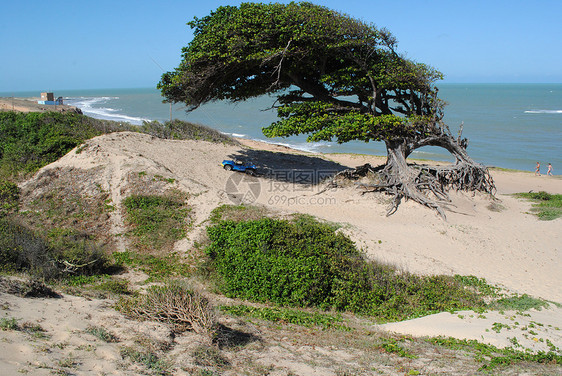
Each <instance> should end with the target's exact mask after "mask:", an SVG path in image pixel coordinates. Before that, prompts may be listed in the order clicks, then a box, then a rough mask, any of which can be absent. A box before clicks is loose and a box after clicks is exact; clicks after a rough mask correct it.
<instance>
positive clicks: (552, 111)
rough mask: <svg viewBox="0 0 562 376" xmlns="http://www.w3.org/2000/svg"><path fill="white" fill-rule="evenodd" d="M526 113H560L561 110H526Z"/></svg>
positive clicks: (561, 112)
mask: <svg viewBox="0 0 562 376" xmlns="http://www.w3.org/2000/svg"><path fill="white" fill-rule="evenodd" d="M525 113H526V114H562V110H528V111H525Z"/></svg>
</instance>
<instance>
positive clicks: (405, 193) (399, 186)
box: [331, 162, 496, 218]
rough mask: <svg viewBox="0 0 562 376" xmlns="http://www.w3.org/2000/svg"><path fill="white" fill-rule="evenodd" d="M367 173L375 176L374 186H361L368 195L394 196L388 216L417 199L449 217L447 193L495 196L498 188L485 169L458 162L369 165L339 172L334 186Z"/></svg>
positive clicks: (333, 182)
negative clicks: (445, 206)
mask: <svg viewBox="0 0 562 376" xmlns="http://www.w3.org/2000/svg"><path fill="white" fill-rule="evenodd" d="M368 174H371V175H372V179H370V180H371V181H372V183H361V184H358V185H359V186H360V187H361V188H362V189H364V191H363V194H365V193H368V192H385V193H387V194H389V195H392V196H394V200H393V203H392V204H391V206H390V208H389V210H388V212H387V216H389V215H392V214H394V213H395V212H396V210H398V206H399V205H400V203H401V202H402V199H405V200H414V201H416V202H418V203H420V204H422V205H424V206H426V207H428V208H430V209H434V210H436V211H437V212H438V213H439V215H441V217H443V218H446V216H445V212H444V211H443V206H444V205H446V203H448V202H450V201H451V200H450V197H449V194H448V192H449V191H450V190H451V189H454V190H457V191H479V192H484V193H488V194H490V195H492V196H493V195H494V194H495V192H496V187H495V185H494V180H493V179H492V177H491V176H490V173H489V171H488V169H487V168H486V167H485V166H482V165H479V164H476V163H469V162H459V163H457V164H455V165H449V166H429V165H417V164H408V165H407V166H401V168H398V167H397V166H395V165H393V164H387V165H382V166H378V167H372V166H371V165H370V164H365V165H363V166H358V167H357V168H355V169H348V170H345V171H342V172H340V173H338V174H337V175H336V176H334V178H333V180H332V183H331V184H332V185H333V186H336V187H337V186H339V185H340V184H339V183H338V181H339V180H341V179H346V180H359V179H360V178H364V177H365V176H367V175H368Z"/></svg>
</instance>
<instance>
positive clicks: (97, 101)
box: [65, 97, 150, 125]
mask: <svg viewBox="0 0 562 376" xmlns="http://www.w3.org/2000/svg"><path fill="white" fill-rule="evenodd" d="M117 99H119V97H80V98H66V100H65V102H66V103H67V104H70V105H72V106H76V107H78V108H79V109H80V110H82V113H83V114H84V115H87V116H91V117H93V118H96V119H103V120H113V121H125V122H127V123H131V124H135V125H142V123H143V122H144V121H150V119H145V118H141V117H137V116H129V115H125V114H121V113H119V111H121V110H120V109H115V108H111V107H94V106H99V105H103V104H106V103H108V102H110V101H112V100H117Z"/></svg>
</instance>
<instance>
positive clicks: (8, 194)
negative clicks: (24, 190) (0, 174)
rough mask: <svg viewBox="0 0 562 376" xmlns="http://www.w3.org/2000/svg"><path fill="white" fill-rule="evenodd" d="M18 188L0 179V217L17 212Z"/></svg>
mask: <svg viewBox="0 0 562 376" xmlns="http://www.w3.org/2000/svg"><path fill="white" fill-rule="evenodd" d="M19 197H20V189H19V188H18V186H17V184H15V183H13V182H10V181H0V217H3V216H5V215H7V214H10V213H13V212H17V211H18V208H19Z"/></svg>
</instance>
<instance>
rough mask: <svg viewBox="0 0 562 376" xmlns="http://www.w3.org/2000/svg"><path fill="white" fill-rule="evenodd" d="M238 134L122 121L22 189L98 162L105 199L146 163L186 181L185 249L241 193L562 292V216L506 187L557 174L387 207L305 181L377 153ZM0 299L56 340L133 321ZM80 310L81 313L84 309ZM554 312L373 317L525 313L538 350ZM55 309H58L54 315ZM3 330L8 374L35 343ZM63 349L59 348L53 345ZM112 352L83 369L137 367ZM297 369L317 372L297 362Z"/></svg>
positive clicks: (387, 254)
mask: <svg viewBox="0 0 562 376" xmlns="http://www.w3.org/2000/svg"><path fill="white" fill-rule="evenodd" d="M242 143H243V144H245V146H244V147H240V146H227V145H217V144H210V143H206V142H195V141H173V140H162V139H157V138H154V137H151V136H148V135H144V134H138V133H131V132H123V133H115V134H108V135H103V136H99V137H96V138H94V139H91V140H89V141H87V143H86V145H84V146H83V147H81V148H80V152H79V153H78V152H76V151H71V152H70V153H68V154H67V155H66V156H65V157H63V158H61V159H60V160H59V161H57V162H55V163H53V164H51V165H49V166H47V167H45V168H44V169H42V170H41V171H40V172H39V173H38V174H37V175H36V176H35V177H34V179H31V180H30V181H28V182H27V183H25V184H23V186H22V189H24V190H25V189H30V187H36V186H38V185H37V181H38V180H40V179H41V176H42V174H46V173H47V171H49V170H52V169H58V170H60V171H68V170H70V169H72V168H74V169H83V170H92V171H94V170H95V171H99V172H98V173H97V178H96V179H97V180H96V181H97V182H99V184H101V185H102V186H103V188H104V189H106V190H107V191H108V192H110V196H111V198H112V201H113V204H114V205H117V206H119V205H120V203H121V200H122V199H123V198H124V196H125V195H126V194H127V192H126V186H127V179H128V176H130V173H139V172H141V171H144V172H147V173H150V174H153V175H159V176H163V177H164V178H172V179H174V181H175V183H174V184H175V186H176V187H177V188H179V189H181V190H184V191H186V192H189V193H190V204H191V205H192V207H193V212H194V226H193V229H194V230H193V232H192V233H191V234H190V235H189V240H187V241H183V242H179V243H178V244H177V245H176V249H177V250H178V251H179V252H188V251H189V249H190V247H191V246H192V244H193V241H196V240H197V238H198V236H199V234H200V232H201V231H203V230H204V226H205V223H206V220H207V218H208V216H209V214H210V212H211V210H213V209H214V208H215V207H217V206H219V205H221V204H227V203H248V204H255V205H263V206H265V207H267V208H268V209H270V210H272V211H275V212H278V213H280V214H286V213H294V212H299V213H306V214H310V215H314V216H316V217H319V218H321V219H324V220H328V221H333V222H338V223H341V224H342V225H343V230H342V231H344V232H346V233H347V234H349V235H350V236H351V237H352V239H353V240H354V241H356V243H357V244H358V245H359V246H360V247H362V248H363V249H364V250H365V252H366V253H367V254H368V256H369V257H372V258H376V259H379V260H382V261H385V262H389V263H392V264H396V265H398V266H400V267H401V268H403V269H405V270H408V271H411V272H414V273H422V274H450V275H452V274H462V275H475V276H478V277H482V278H486V280H487V281H488V282H490V283H492V284H497V285H500V286H503V287H505V288H506V289H507V290H509V291H513V292H517V293H520V294H529V295H531V296H534V297H540V298H543V299H547V300H551V301H555V302H562V273H561V271H562V257H561V252H562V250H561V244H562V231H560V230H561V228H562V227H561V219H557V220H554V221H539V220H538V219H537V218H536V217H535V216H533V215H531V214H528V211H529V209H530V207H531V204H530V203H529V202H526V201H523V200H519V199H516V198H514V197H513V196H511V195H510V194H511V193H514V192H526V191H540V190H544V191H547V192H550V193H562V180H561V179H559V178H558V177H546V176H540V177H539V176H534V175H533V174H530V173H524V172H505V171H493V172H492V175H493V177H494V179H495V182H496V186H497V189H498V193H497V195H496V197H497V199H498V201H495V200H492V199H491V198H489V197H487V196H484V195H481V194H475V195H473V194H467V193H462V192H459V193H456V192H452V193H451V198H452V202H451V203H449V205H447V210H446V215H447V219H446V220H444V219H443V218H441V217H440V216H438V215H437V213H436V212H434V211H432V210H430V209H427V208H424V207H421V206H420V205H419V204H416V203H413V202H404V203H402V204H401V205H400V207H399V210H398V211H397V212H396V213H395V214H394V215H392V216H390V217H386V215H385V214H386V208H387V205H388V198H387V197H385V196H382V195H377V194H365V195H363V194H361V190H360V189H358V188H357V187H356V186H355V185H350V186H349V187H345V188H338V189H327V185H326V184H322V183H319V184H309V183H310V180H308V179H312V182H316V181H317V180H322V178H324V177H325V176H327V175H329V174H330V173H332V172H334V171H341V170H343V169H345V168H348V167H355V166H358V165H361V164H364V163H367V162H369V163H371V164H377V163H381V162H383V161H384V160H383V159H381V158H378V157H372V156H356V155H337V154H330V155H314V154H309V153H304V152H296V151H294V150H289V149H287V148H284V147H281V146H275V145H269V144H264V143H259V142H255V141H247V140H242ZM231 158H239V159H243V160H252V161H253V162H254V163H256V164H257V165H258V167H259V172H260V173H261V174H262V175H261V176H258V177H251V176H247V175H244V174H241V173H234V172H228V171H225V170H223V169H222V167H221V165H220V162H221V161H222V160H223V159H231ZM34 189H35V188H34ZM110 221H111V226H112V229H111V231H112V232H113V233H115V234H117V233H120V232H121V230H122V226H123V223H122V218H120V215H119V210H115V211H114V212H113V213H112V214H111V219H110ZM117 247H118V248H121V249H124V247H125V244H123V242H121V243H118V244H117ZM0 300H1V303H2V304H5V305H6V306H7V307H9V309H8V310H6V311H5V314H6V315H7V314H8V313H9V312H10V311H11V312H12V314H15V315H16V316H18V317H22V318H23V319H25V320H31V321H33V320H35V321H37V322H41V323H44V326H45V327H46V328H47V329H48V330H49V332H50V333H52V335H54V336H57V335H60V336H63V337H64V336H66V337H65V338H62V337H61V338H60V341H61V342H65V341H66V342H76V341H78V342H80V341H82V340H83V341H84V342H83V343H82V342H80V343H82V344H83V345H84V346H87V343H88V341H87V339H81V338H82V337H84V335H83V334H81V335H80V336H78V337H76V338H74V337H73V338H71V336H70V334H69V333H73V332H74V331H76V330H83V329H84V325H85V323H90V324H92V325H96V323H102V322H109V321H111V320H113V322H114V324H115V323H119V324H120V325H121V326H120V327H121V328H122V329H121V330H123V331H126V330H127V329H126V328H128V325H130V324H127V323H126V322H125V321H120V320H122V318H120V316H119V315H118V314H117V313H116V312H114V311H112V310H110V309H104V308H103V306H100V305H99V304H102V303H99V302H96V301H90V302H88V301H84V300H83V299H81V298H73V297H65V298H64V299H63V300H60V301H57V302H56V303H51V302H47V301H45V300H29V299H28V300H25V299H20V298H15V297H13V296H9V295H6V294H2V295H0ZM48 310H50V311H48ZM88 313H90V317H87V315H88ZM561 313H562V311H561V309H560V308H555V307H554V306H552V308H550V309H545V310H542V311H536V312H531V313H530V314H531V316H530V317H527V316H524V317H517V320H516V321H517V322H518V323H519V324H518V325H517V328H516V327H515V326H514V325H513V317H515V316H517V313H509V312H506V313H504V314H503V315H501V314H499V313H493V314H492V313H490V314H486V315H485V316H486V317H479V315H478V314H475V313H471V312H459V313H456V314H450V313H442V314H440V315H434V316H430V317H427V318H423V319H418V320H412V321H409V322H404V323H394V324H388V325H386V326H382V327H381V328H382V329H384V330H391V331H396V332H400V333H408V334H412V335H424V336H425V335H448V336H456V337H459V338H469V339H478V340H482V341H485V342H489V343H492V344H495V345H497V346H508V345H509V338H510V337H512V336H513V333H515V331H516V330H519V331H521V332H522V333H523V332H524V329H523V327H524V326H525V322H532V321H535V322H541V323H542V324H544V329H543V330H542V331H541V332H540V334H538V335H537V336H533V335H530V336H529V338H526V340H525V341H526V342H525V343H523V345H524V346H525V347H527V348H530V349H533V350H541V349H544V348H545V347H544V345H541V343H540V342H539V341H538V340H537V339H536V337H538V336H540V337H541V338H548V339H549V340H550V341H551V342H552V343H553V344H554V345H556V346H558V347H562V336H561V334H560V333H561V332H560V330H559V329H558V330H555V329H554V328H560V327H562V322H561V318H562V315H561ZM481 316H482V315H481ZM53 317H57V319H56V321H55V322H53V320H54V319H53ZM108 320H109V321H108ZM525 320H526V321H525ZM495 322H506V323H509V322H511V323H512V324H511V325H512V326H514V328H513V331H512V332H509V333H508V332H507V331H503V332H501V333H496V332H495V331H490V330H489V329H490V327H491V326H492V325H493V323H495ZM142 325H144V324H140V323H138V324H137V327H135V328H134V330H136V331H140V330H144V329H141V326H142ZM129 329H130V328H129ZM131 330H132V329H131ZM159 330H164V329H159ZM81 333H82V332H81ZM0 335H1V336H2V338H4V339H5V340H4V341H2V342H1V344H0V348H1V349H2V350H3V351H1V352H0V367H2V368H0V369H2V370H3V371H5V372H8V373H5V374H15V372H17V371H18V369H21V368H22V367H23V365H24V363H25V362H26V361H30V359H33V360H31V361H32V362H36V363H37V362H41V361H42V360H41V356H42V355H37V354H36V353H33V354H31V353H32V352H33V351H32V348H31V347H32V345H29V344H26V343H25V342H22V339H21V338H16V337H17V336H15V335H12V334H7V333H6V332H0ZM86 337H87V336H86ZM78 342H76V344H77V346H78V345H79V344H78ZM520 342H521V341H520ZM8 354H10V355H8ZM57 354H58V353H57ZM62 354H63V352H60V354H59V355H60V356H61V357H62ZM57 356H58V355H57ZM81 356H82V355H81ZM118 358H119V356H118V354H116V353H115V350H113V349H112V348H110V347H108V348H105V349H104V348H103V347H101V348H99V347H98V348H97V350H96V351H95V352H93V353H92V357H91V359H90V361H89V362H91V366H88V367H86V368H87V371H85V372H86V373H85V374H102V373H103V372H106V374H123V375H127V374H135V371H134V370H124V369H119V368H118V367H117V365H118V363H119V362H118ZM108 359H109V360H111V361H110V363H108V364H112V365H107V366H102V365H101V363H99V361H103V360H108ZM96 360H97V361H96ZM104 367H105V368H104ZM47 371H48V370H46V373H45V374H48V372H47ZM37 374H40V373H37ZM299 374H315V373H313V372H304V371H303V373H299Z"/></svg>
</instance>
